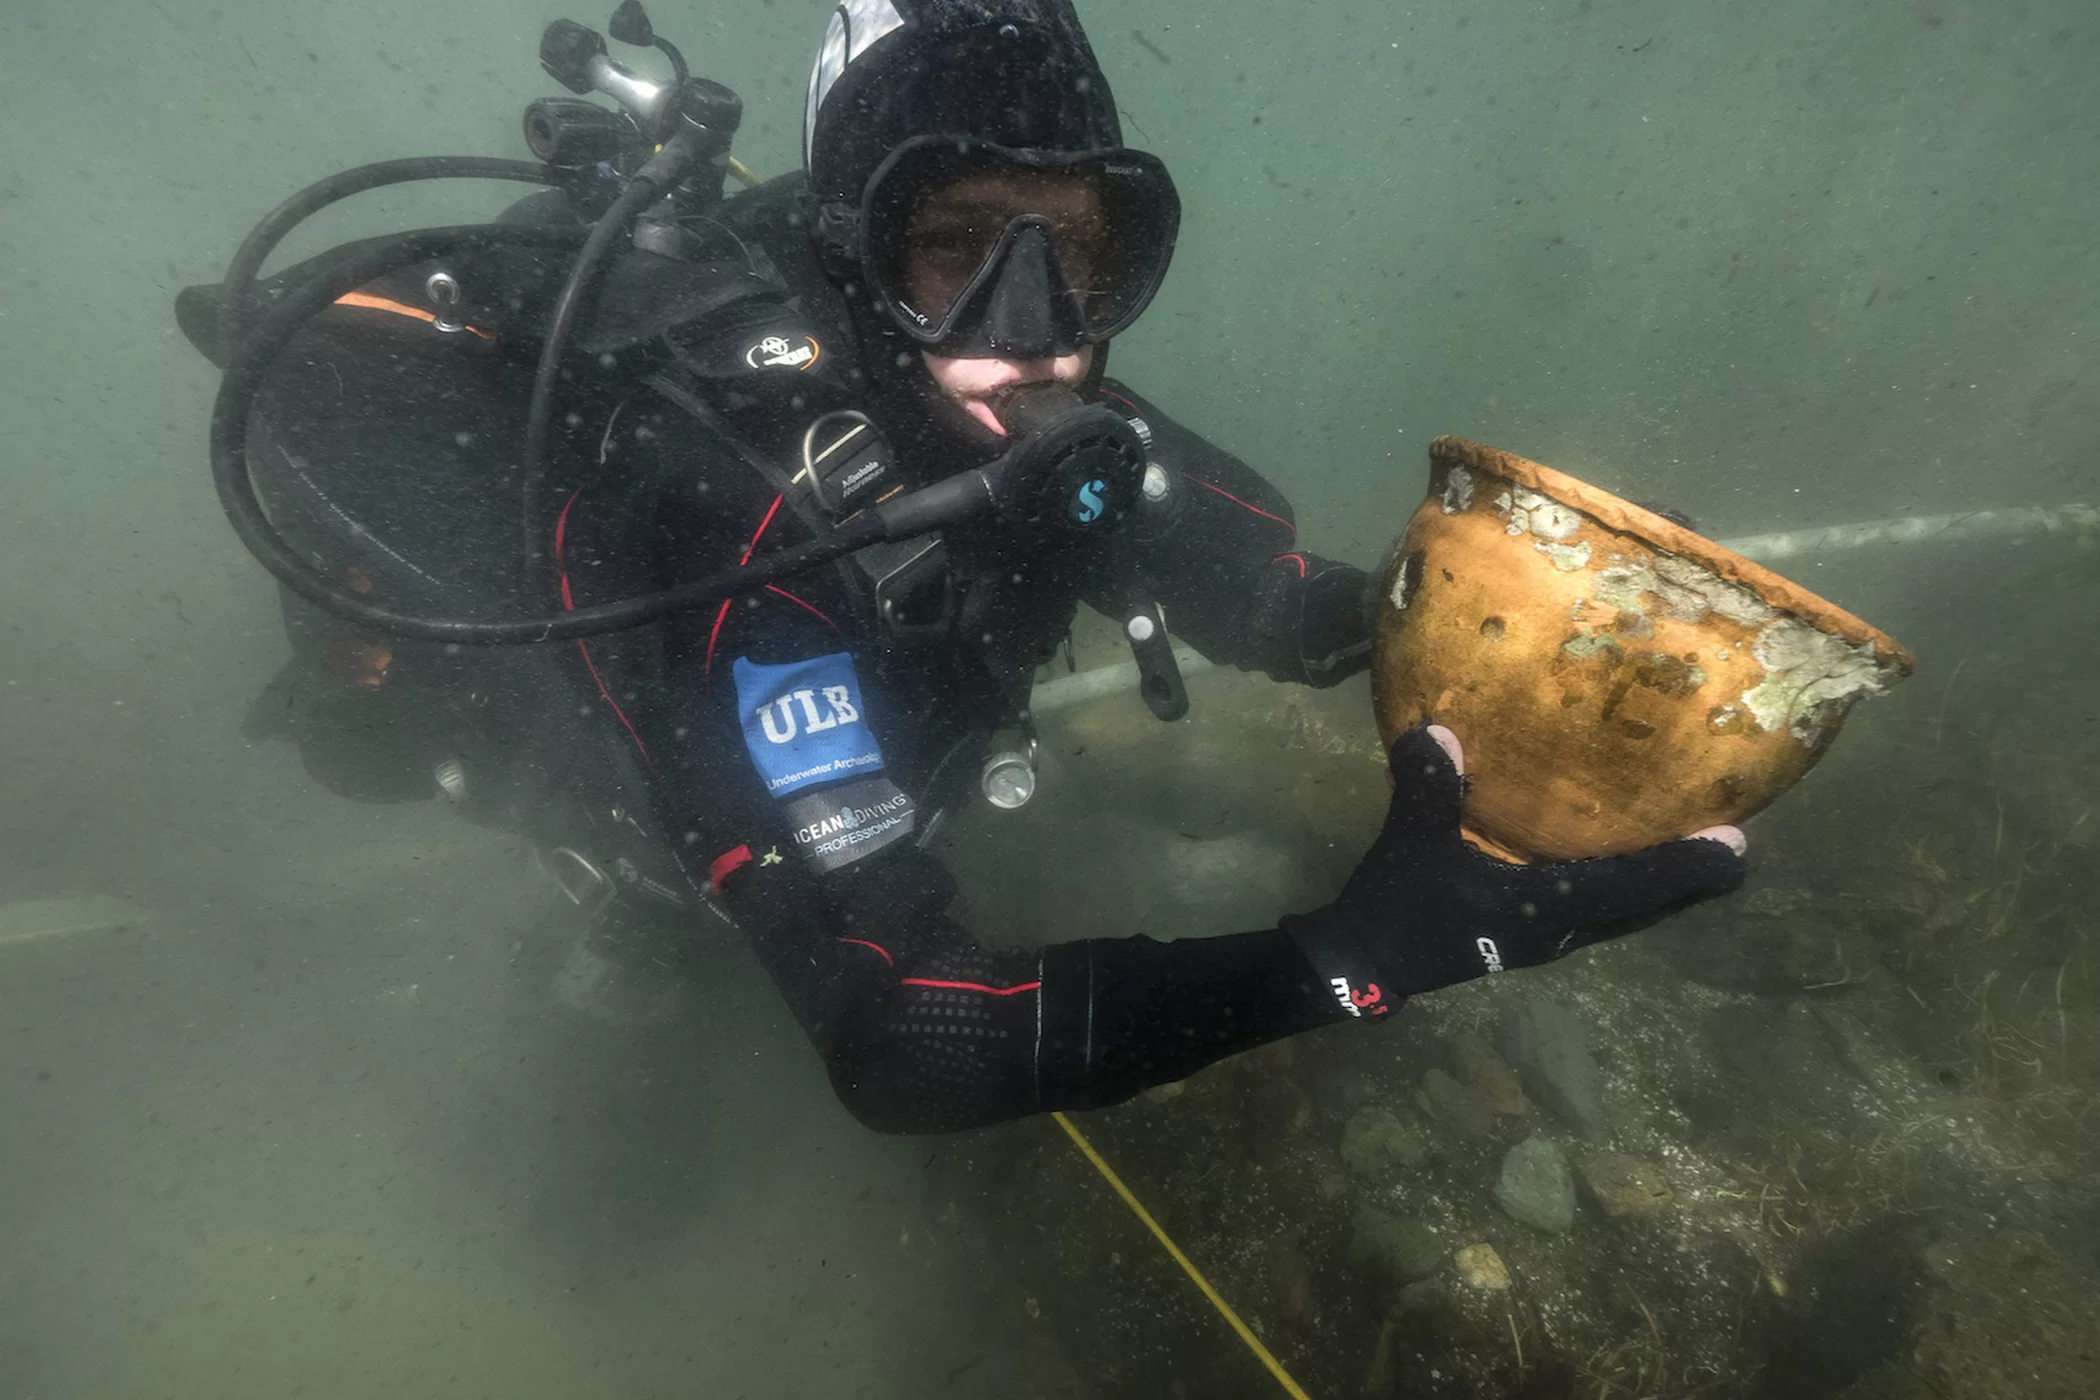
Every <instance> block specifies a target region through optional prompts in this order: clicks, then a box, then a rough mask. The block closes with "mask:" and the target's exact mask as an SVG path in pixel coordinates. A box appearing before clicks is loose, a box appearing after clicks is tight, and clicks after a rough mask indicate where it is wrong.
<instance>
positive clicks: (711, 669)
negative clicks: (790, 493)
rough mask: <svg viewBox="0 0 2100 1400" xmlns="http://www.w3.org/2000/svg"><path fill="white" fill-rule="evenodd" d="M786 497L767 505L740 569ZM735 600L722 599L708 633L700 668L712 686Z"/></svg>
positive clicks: (737, 562) (737, 563)
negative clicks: (717, 655)
mask: <svg viewBox="0 0 2100 1400" xmlns="http://www.w3.org/2000/svg"><path fill="white" fill-rule="evenodd" d="M786 499H787V497H786V496H784V495H781V496H775V497H774V498H773V504H771V505H770V506H767V507H766V518H765V519H763V520H761V521H759V522H758V528H757V529H756V530H754V531H752V532H751V543H749V544H747V545H745V546H744V557H743V558H741V559H739V560H737V561H736V566H737V567H738V568H739V569H741V568H743V567H744V565H746V564H748V563H750V562H751V555H752V552H753V551H754V550H756V549H757V548H758V542H759V541H760V540H761V539H764V538H765V534H766V527H767V526H769V525H771V524H772V523H773V516H774V514H775V513H776V512H778V511H779V509H780V503H781V502H782V501H784V500H786ZM735 601H736V600H735V599H734V598H724V599H723V600H722V608H721V611H720V612H717V613H716V614H715V625H714V627H713V629H712V630H710V631H709V632H708V634H707V662H706V664H705V665H703V666H702V667H701V668H700V674H701V675H703V676H705V677H707V681H708V684H709V685H710V686H712V685H713V684H714V679H715V643H716V642H718V641H720V640H721V637H722V624H723V623H725V622H727V621H728V620H729V605H730V604H731V603H733V602H735ZM805 606H806V605H805ZM810 611H812V612H815V611H816V610H815V609H814V608H812V609H810ZM824 620H825V621H826V622H829V621H830V620H831V619H829V618H825V619H824Z"/></svg>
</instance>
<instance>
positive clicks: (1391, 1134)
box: [1342, 1106, 1429, 1176]
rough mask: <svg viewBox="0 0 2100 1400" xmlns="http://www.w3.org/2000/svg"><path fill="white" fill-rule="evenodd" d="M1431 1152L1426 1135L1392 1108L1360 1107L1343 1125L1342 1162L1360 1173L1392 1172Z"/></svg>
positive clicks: (1425, 1156) (1381, 1174)
mask: <svg viewBox="0 0 2100 1400" xmlns="http://www.w3.org/2000/svg"><path fill="white" fill-rule="evenodd" d="M1428 1156H1429V1149H1428V1148H1426V1147H1424V1146H1423V1145H1422V1139H1421V1138H1419V1137H1417V1136H1415V1133H1414V1130H1413V1129H1412V1128H1410V1127H1408V1126H1407V1124H1405V1123H1403V1122H1401V1121H1400V1119H1399V1118H1398V1117H1396V1116H1395V1115H1394V1113H1393V1111H1392V1110H1391V1109H1389V1108H1378V1107H1375V1106H1374V1107H1371V1108H1360V1109H1358V1110H1357V1111H1356V1112H1355V1113H1354V1114H1352V1115H1351V1116H1350V1119H1349V1122H1348V1123H1347V1124H1346V1125H1345V1126H1344V1127H1343V1128H1342V1165H1343V1166H1345V1167H1347V1168H1348V1169H1349V1170H1350V1171H1352V1172H1355V1173H1356V1174H1357V1175H1358V1176H1389V1175H1391V1174H1392V1173H1393V1171H1394V1170H1395V1169H1397V1168H1400V1167H1418V1166H1420V1165H1421V1164H1422V1163H1423V1162H1424V1161H1425V1160H1426V1159H1427V1158H1428Z"/></svg>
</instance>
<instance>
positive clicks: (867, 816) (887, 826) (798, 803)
mask: <svg viewBox="0 0 2100 1400" xmlns="http://www.w3.org/2000/svg"><path fill="white" fill-rule="evenodd" d="M781 811H782V812H783V813H784V814H785V815H786V816H787V819H788V820H789V821H791V822H793V823H794V824H795V849H796V850H798V851H800V852H802V854H803V855H805V856H807V857H808V858H809V861H810V863H811V864H812V865H814V866H816V868H817V870H818V871H819V872H821V873H827V874H828V873H829V872H831V871H833V870H837V869H838V868H839V867H840V866H843V865H851V864H852V863H853V862H854V861H857V860H859V859H860V858H861V857H862V856H868V855H873V854H874V853H875V852H877V851H879V850H881V849H882V848H883V847H884V846H887V845H889V844H890V843H891V842H893V841H900V840H902V839H903V838H905V837H906V836H909V835H911V831H912V827H913V826H914V825H916V824H917V822H918V810H917V808H916V807H915V805H914V804H913V802H912V800H911V798H910V796H908V795H907V794H906V793H904V792H903V791H902V790H900V789H899V788H898V786H897V785H896V784H895V783H893V782H891V781H890V780H889V779H888V778H862V779H861V780H860V781H859V782H855V783H848V784H846V785H845V786H844V787H835V788H826V789H824V791H822V792H810V793H804V794H803V795H802V796H800V797H798V798H796V799H795V800H794V801H792V802H789V803H787V804H786V805H785V806H783V807H782V808H781Z"/></svg>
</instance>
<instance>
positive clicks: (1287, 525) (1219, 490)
mask: <svg viewBox="0 0 2100 1400" xmlns="http://www.w3.org/2000/svg"><path fill="white" fill-rule="evenodd" d="M1181 479H1182V480H1184V481H1193V482H1195V483H1196V484H1197V485H1198V486H1200V487H1202V488H1203V489H1204V490H1206V491H1215V492H1217V493H1218V494H1219V495H1220V496H1223V497H1224V498H1225V499H1226V500H1228V501H1230V502H1232V503H1233V504H1234V505H1236V506H1238V507H1239V508H1240V509H1242V510H1251V511H1253V512H1254V513H1255V514H1256V515H1259V516H1263V517H1265V518H1267V519H1269V520H1273V521H1275V522H1276V523H1277V524H1278V525H1281V526H1282V527H1283V528H1284V529H1286V530H1288V531H1290V532H1291V533H1292V534H1293V535H1295V534H1297V533H1298V527H1297V526H1296V525H1293V524H1291V522H1290V521H1288V520H1285V519H1284V518H1283V517H1282V516H1280V515H1272V514H1270V513H1269V512H1268V511H1265V510H1263V509H1262V508H1261V507H1260V506H1253V505H1248V504H1247V503H1246V502H1245V501H1243V500H1241V499H1240V498H1239V497H1238V496H1235V495H1233V494H1232V493H1231V492H1230V491H1227V490H1226V489H1225V488H1224V487H1222V486H1213V485H1211V484H1210V483H1209V482H1207V481H1205V480H1204V479H1203V478H1202V477H1200V476H1190V475H1189V474H1188V473H1187V472H1183V473H1182V474H1181Z"/></svg>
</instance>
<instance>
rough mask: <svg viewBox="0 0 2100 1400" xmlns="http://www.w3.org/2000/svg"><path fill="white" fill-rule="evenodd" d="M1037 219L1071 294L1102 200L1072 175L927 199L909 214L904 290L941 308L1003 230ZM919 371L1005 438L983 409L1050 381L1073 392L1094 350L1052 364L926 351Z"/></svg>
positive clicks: (1007, 180) (991, 181) (977, 182)
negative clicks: (1004, 394) (996, 397)
mask: <svg viewBox="0 0 2100 1400" xmlns="http://www.w3.org/2000/svg"><path fill="white" fill-rule="evenodd" d="M1021 214H1040V215H1042V216H1043V217H1044V218H1047V219H1048V220H1049V221H1050V223H1051V225H1052V227H1054V228H1055V229H1056V230H1057V257H1058V264H1059V266H1060V267H1062V268H1063V270H1064V274H1065V278H1066V280H1067V281H1069V282H1070V283H1071V284H1072V285H1073V286H1075V287H1081V288H1083V287H1085V286H1086V285H1087V281H1088V278H1089V275H1090V272H1091V268H1090V262H1089V258H1088V255H1087V247H1088V245H1089V244H1091V243H1092V242H1093V241H1094V237H1095V236H1098V235H1100V234H1101V233H1102V232H1103V230H1102V228H1101V223H1102V218H1101V196H1100V194H1099V192H1098V191H1096V190H1095V189H1094V188H1093V186H1092V185H1091V184H1089V183H1088V182H1087V181H1085V180H1083V179H1080V178H1079V177H1077V176H1074V175H1064V174H1058V173H1054V172H1047V171H1002V172H998V173H985V174H978V175H972V176H969V177H967V178H965V179H962V180H959V181H957V182H956V183H955V184H952V185H950V186H948V187H947V188H946V189H944V190H941V191H940V192H939V193H937V194H934V195H932V196H930V197H928V198H927V199H926V200H925V202H924V203H922V204H921V205H920V206H919V208H918V209H917V210H915V211H914V212H913V214H912V218H911V223H910V225H909V234H908V238H909V245H908V250H907V252H906V254H905V283H906V285H907V287H908V289H909V291H910V294H911V296H912V298H913V300H915V301H917V302H918V303H919V304H920V305H923V306H946V305H948V304H949V303H950V302H952V301H953V300H954V299H955V297H956V295H957V294H958V293H959V292H961V290H962V288H963V285H964V284H965V283H967V282H968V281H969V280H970V278H971V277H972V276H974V275H975V274H976V272H977V269H978V268H979V267H980V266H982V265H983V262H984V257H985V254H986V253H987V252H989V251H990V249H991V247H992V245H993V244H994V243H996V242H997V241H998V238H999V235H1000V233H1001V232H1003V231H1004V230H1005V228H1006V226H1007V224H1008V223H1010V222H1011V221H1012V220H1013V219H1014V218H1015V217H1017V216H1018V215H1021ZM924 353H925V356H926V368H927V370H928V371H929V372H930V373H931V374H932V375H933V382H934V383H935V384H937V385H939V386H940V389H941V392H942V393H943V394H945V395H947V396H948V398H950V399H951V400H953V401H954V402H955V403H957V404H958V405H960V406H961V407H962V409H963V410H964V411H965V412H967V413H968V414H969V415H970V416H971V417H972V418H974V419H976V420H977V421H978V422H979V423H982V424H983V425H984V426H985V427H987V428H989V429H991V430H992V431H993V432H995V433H997V434H999V435H1000V436H1001V437H1004V436H1006V429H1005V428H1003V427H1001V426H1000V425H999V420H998V418H997V417H996V416H995V415H994V414H993V413H992V410H991V407H990V405H989V404H988V403H987V402H986V400H987V399H989V398H990V397H991V396H992V395H993V394H995V393H997V392H998V391H1000V390H1001V389H1006V388H1010V387H1012V386H1013V385H1016V384H1041V383H1046V382H1048V381H1051V380H1055V381H1057V382H1058V383H1060V384H1073V383H1076V382H1078V381H1079V380H1080V379H1081V378H1083V377H1084V376H1085V374H1086V372H1087V367H1088V366H1089V365H1091V364H1092V363H1093V359H1094V348H1093V347H1092V346H1091V345H1088V346H1083V347H1081V349H1080V351H1079V353H1078V354H1076V355H1059V356H1057V357H1056V358H1054V359H1042V360H1008V359H998V358H994V357H989V356H987V357H975V358H970V359H957V358H952V357H949V356H945V355H938V354H935V353H934V352H933V351H931V350H928V351H926V352H924Z"/></svg>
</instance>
